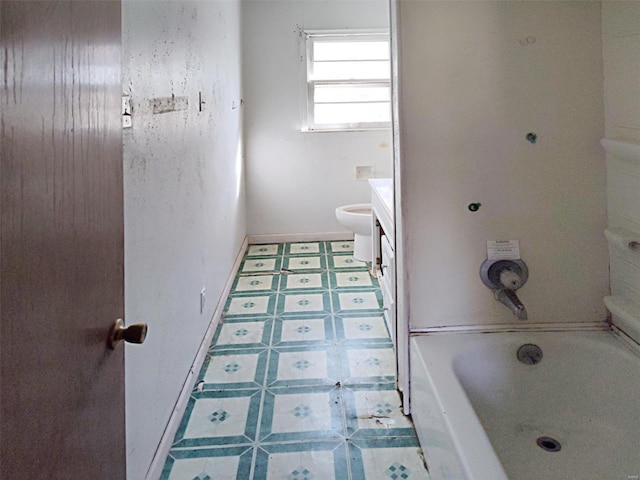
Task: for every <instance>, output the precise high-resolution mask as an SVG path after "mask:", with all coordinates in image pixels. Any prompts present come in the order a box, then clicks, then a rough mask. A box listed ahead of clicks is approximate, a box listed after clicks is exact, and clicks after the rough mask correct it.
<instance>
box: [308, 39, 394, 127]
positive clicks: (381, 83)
mask: <svg viewBox="0 0 640 480" xmlns="http://www.w3.org/2000/svg"><path fill="white" fill-rule="evenodd" d="M301 33H302V35H301V37H302V39H303V48H304V55H303V58H304V75H303V77H304V88H303V92H304V94H303V96H304V100H303V105H304V108H303V126H302V131H303V132H344V131H360V130H386V129H389V128H391V115H392V113H391V106H392V105H391V101H392V100H391V97H392V94H391V58H390V56H389V59H388V61H389V76H388V77H387V79H383V80H381V79H344V80H342V79H340V80H338V79H336V80H325V79H322V80H316V79H314V78H313V65H314V60H313V45H314V44H315V42H316V41H327V40H329V41H330V40H340V41H348V42H358V41H362V40H363V39H364V38H366V39H374V40H377V41H384V42H386V43H387V44H388V45H389V49H390V48H391V39H390V36H389V30H388V29H367V30H305V31H303V32H301ZM363 61H366V60H363ZM316 85H336V86H352V85H360V86H371V87H385V88H388V89H389V100H387V101H384V102H378V103H386V104H388V107H389V117H388V118H389V120H388V121H384V122H340V123H331V124H328V123H321V124H317V123H315V121H314V119H315V105H316V102H315V98H314V94H315V86H316ZM345 103H349V102H345Z"/></svg>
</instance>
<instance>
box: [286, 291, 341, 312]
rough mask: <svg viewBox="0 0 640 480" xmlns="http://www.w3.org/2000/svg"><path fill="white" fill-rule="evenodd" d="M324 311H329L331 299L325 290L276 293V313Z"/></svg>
mask: <svg viewBox="0 0 640 480" xmlns="http://www.w3.org/2000/svg"><path fill="white" fill-rule="evenodd" d="M325 313H331V301H330V297H329V293H327V292H319V293H318V292H295V293H294V292H291V293H289V292H287V293H284V292H282V293H280V294H279V295H278V307H277V314H278V315H282V316H291V315H301V314H309V315H319V314H325Z"/></svg>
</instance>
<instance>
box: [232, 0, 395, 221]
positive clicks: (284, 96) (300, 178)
mask: <svg viewBox="0 0 640 480" xmlns="http://www.w3.org/2000/svg"><path fill="white" fill-rule="evenodd" d="M388 24H389V21H388V5H387V1H386V0H361V1H317V0H304V1H300V0H295V1H294V0H290V1H270V0H269V1H243V2H242V31H243V35H242V36H243V44H242V46H243V72H244V75H243V78H244V80H243V81H244V86H243V98H244V105H245V110H244V115H245V142H246V143H245V145H246V165H247V205H248V231H249V233H250V234H282V233H310V232H333V231H341V230H343V227H341V226H340V224H338V223H337V221H336V219H335V214H334V210H335V208H336V207H337V206H340V205H345V204H348V203H360V202H369V201H370V197H371V195H370V191H369V187H368V183H367V182H366V181H356V180H355V178H354V167H355V166H357V165H372V166H374V167H375V169H376V176H377V177H390V176H391V170H392V167H391V164H392V146H391V132H390V131H387V130H385V131H377V132H347V133H301V132H300V131H299V130H300V127H301V120H302V114H301V112H302V106H301V89H303V77H302V74H303V72H304V68H305V67H304V64H303V63H301V50H300V42H301V41H302V39H301V38H300V36H299V34H298V32H299V29H345V28H368V27H377V28H380V27H383V28H384V27H388Z"/></svg>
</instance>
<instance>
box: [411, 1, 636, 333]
mask: <svg viewBox="0 0 640 480" xmlns="http://www.w3.org/2000/svg"><path fill="white" fill-rule="evenodd" d="M400 40H401V49H402V56H401V59H400V60H401V66H400V82H401V83H400V87H401V104H400V108H401V115H402V117H401V121H402V128H403V130H402V151H403V158H402V170H401V182H402V187H403V197H402V203H403V218H404V221H405V222H404V228H405V239H406V240H405V241H406V242H407V245H406V246H407V248H408V254H407V258H406V261H405V265H406V266H407V268H408V273H407V275H408V279H409V284H410V285H409V288H410V291H409V295H410V309H411V312H410V322H411V327H412V328H413V329H421V328H427V327H434V326H442V325H471V324H501V323H507V322H516V320H514V317H513V315H512V314H511V313H510V312H509V311H508V310H507V308H506V307H504V306H503V305H502V304H500V303H499V302H497V301H496V300H494V299H493V296H492V293H491V292H490V291H489V289H487V288H486V287H485V286H484V285H483V284H482V283H481V281H480V279H479V276H478V270H479V268H480V265H481V263H482V262H483V261H484V260H485V258H486V241H487V240H507V239H518V240H520V246H521V254H522V258H523V259H524V260H525V261H526V262H527V264H528V266H529V270H530V277H529V282H528V283H527V284H526V286H524V287H523V288H522V289H521V290H519V291H518V294H519V296H520V298H521V299H522V301H523V302H524V304H525V306H526V308H527V310H528V312H529V323H538V322H576V321H599V320H602V319H604V318H605V315H606V312H605V309H604V306H603V304H602V297H603V296H604V295H606V294H607V292H608V269H607V247H606V243H605V240H604V236H603V230H604V228H605V226H606V215H605V213H606V205H605V165H604V154H603V151H602V149H601V147H600V146H599V144H598V141H599V139H600V138H601V137H602V136H603V133H604V125H603V100H602V89H603V73H602V52H601V15H600V3H599V2H582V1H578V2H488V1H487V2H422V1H402V2H401V11H400ZM636 87H637V86H636ZM635 101H636V103H637V99H635ZM528 132H535V133H537V135H538V141H537V143H536V144H535V145H532V144H530V143H528V142H527V141H526V140H525V136H526V134H527V133H528ZM471 202H480V203H482V207H481V209H480V210H479V211H478V212H477V213H471V212H470V211H469V210H468V209H467V205H468V204H469V203H471Z"/></svg>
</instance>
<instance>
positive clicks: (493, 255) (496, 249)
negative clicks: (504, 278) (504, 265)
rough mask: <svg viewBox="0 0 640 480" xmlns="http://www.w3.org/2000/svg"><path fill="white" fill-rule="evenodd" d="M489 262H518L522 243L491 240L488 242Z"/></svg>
mask: <svg viewBox="0 0 640 480" xmlns="http://www.w3.org/2000/svg"><path fill="white" fill-rule="evenodd" d="M487 258H488V259H489V260H518V259H519V258H520V242H519V241H518V240H490V241H488V242H487Z"/></svg>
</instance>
